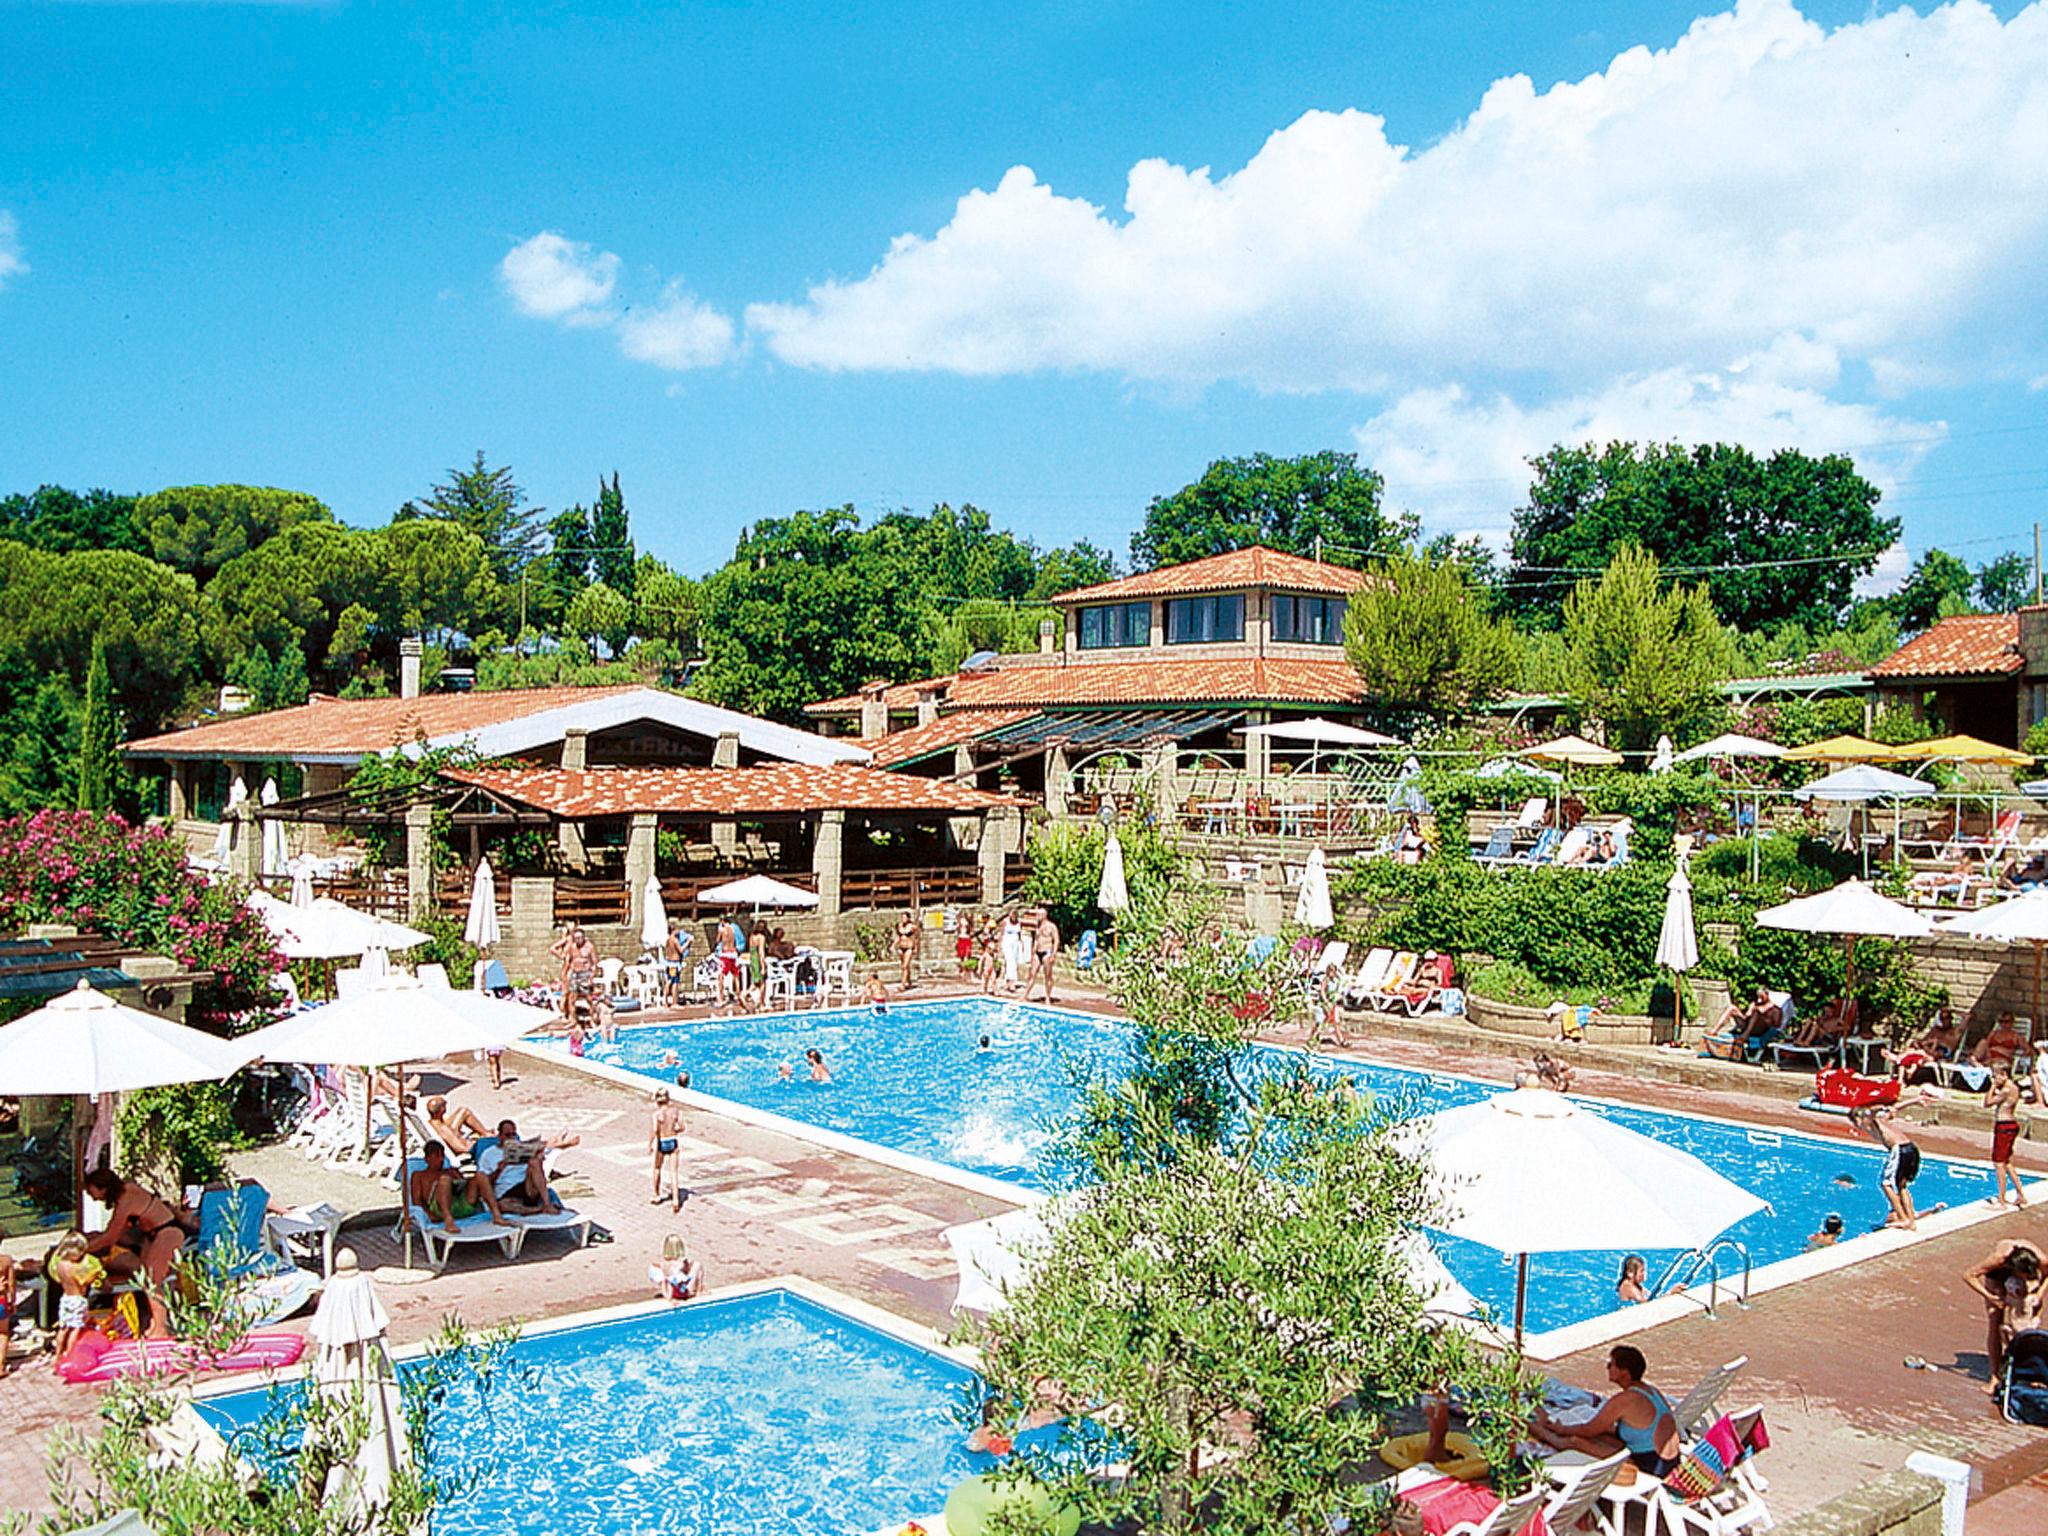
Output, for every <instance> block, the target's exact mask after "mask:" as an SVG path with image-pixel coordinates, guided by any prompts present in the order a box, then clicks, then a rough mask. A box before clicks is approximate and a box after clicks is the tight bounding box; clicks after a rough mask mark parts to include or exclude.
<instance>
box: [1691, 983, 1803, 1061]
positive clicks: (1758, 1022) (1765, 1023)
mask: <svg viewBox="0 0 2048 1536" xmlns="http://www.w3.org/2000/svg"><path fill="white" fill-rule="evenodd" d="M1784 1022H1785V1010H1784V1009H1782V1008H1780V1007H1779V1006H1778V1005H1777V1004H1776V1003H1775V1002H1773V1001H1772V1000H1771V991H1770V988H1768V987H1758V988H1757V989H1756V996H1755V997H1754V998H1752V999H1751V1000H1750V1003H1749V1006H1748V1007H1746V1008H1745V1007H1740V1006H1738V1005H1737V1004H1734V1003H1730V1004H1729V1005H1728V1006H1727V1007H1726V1008H1725V1009H1723V1010H1722V1013H1721V1019H1720V1022H1719V1023H1718V1024H1716V1025H1715V1026H1714V1033H1713V1035H1711V1036H1709V1037H1708V1038H1707V1039H1706V1040H1704V1041H1702V1042H1701V1044H1702V1045H1703V1046H1704V1047H1705V1049H1706V1052H1707V1054H1708V1055H1710V1056H1722V1057H1725V1058H1726V1059H1728V1060H1729V1061H1740V1060H1742V1058H1743V1057H1744V1055H1746V1054H1747V1053H1748V1050H1749V1043H1750V1041H1752V1040H1754V1039H1758V1038H1760V1037H1762V1036H1765V1035H1768V1034H1770V1033H1771V1032H1772V1031H1773V1030H1775V1029H1777V1028H1778V1027H1779V1026H1780V1025H1782V1024H1783V1023H1784ZM1717 1046H1718V1047H1720V1049H1718V1050H1717V1049H1715V1047H1717Z"/></svg>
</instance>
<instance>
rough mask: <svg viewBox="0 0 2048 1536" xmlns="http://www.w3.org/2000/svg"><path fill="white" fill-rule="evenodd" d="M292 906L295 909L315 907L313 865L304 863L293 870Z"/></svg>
mask: <svg viewBox="0 0 2048 1536" xmlns="http://www.w3.org/2000/svg"><path fill="white" fill-rule="evenodd" d="M291 904H292V905H293V906H295V907H310V906H311V905H313V870H312V866H311V865H309V864H306V863H304V862H301V863H299V864H298V865H297V866H296V867H295V868H294V869H293V870H292V894H291Z"/></svg>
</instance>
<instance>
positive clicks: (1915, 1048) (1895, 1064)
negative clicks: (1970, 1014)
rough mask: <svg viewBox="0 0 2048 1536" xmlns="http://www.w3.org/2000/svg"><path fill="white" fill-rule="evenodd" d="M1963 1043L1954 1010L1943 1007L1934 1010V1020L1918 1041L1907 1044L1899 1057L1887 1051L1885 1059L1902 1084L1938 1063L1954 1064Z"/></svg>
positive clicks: (1961, 1031) (1898, 1053)
mask: <svg viewBox="0 0 2048 1536" xmlns="http://www.w3.org/2000/svg"><path fill="white" fill-rule="evenodd" d="M1962 1043H1963V1030H1962V1026H1961V1025H1959V1024H1957V1023H1956V1015H1955V1010H1954V1009H1953V1008H1949V1007H1945V1006H1944V1007H1942V1008H1938V1009H1936V1010H1935V1013H1934V1018H1933V1020H1932V1021H1930V1022H1929V1024H1928V1026H1927V1028H1925V1029H1924V1030H1922V1031H1921V1032H1920V1037H1919V1038H1918V1039H1917V1040H1910V1041H1908V1042H1907V1043H1906V1044H1905V1045H1904V1046H1903V1047H1902V1048H1901V1049H1900V1050H1899V1051H1898V1052H1897V1053H1896V1054H1894V1053H1893V1052H1891V1051H1886V1052H1885V1053H1884V1059H1885V1060H1886V1061H1888V1062H1890V1063H1891V1065H1892V1072H1893V1075H1894V1076H1896V1077H1897V1078H1898V1080H1899V1081H1900V1082H1902V1083H1910V1082H1912V1081H1913V1079H1914V1078H1915V1077H1917V1076H1919V1075H1920V1074H1921V1073H1923V1072H1927V1070H1928V1068H1930V1067H1931V1066H1933V1064H1934V1063H1935V1062H1937V1061H1953V1060H1954V1059H1955V1054H1956V1051H1957V1050H1958V1049H1959V1048H1960V1047H1961V1046H1962ZM1929 1075H1932V1074H1929Z"/></svg>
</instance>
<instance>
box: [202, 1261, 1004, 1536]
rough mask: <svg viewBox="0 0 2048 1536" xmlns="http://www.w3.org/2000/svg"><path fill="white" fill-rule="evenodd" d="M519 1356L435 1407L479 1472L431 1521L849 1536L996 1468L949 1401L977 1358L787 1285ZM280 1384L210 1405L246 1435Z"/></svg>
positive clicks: (680, 1535) (527, 1349) (496, 1529)
mask: <svg viewBox="0 0 2048 1536" xmlns="http://www.w3.org/2000/svg"><path fill="white" fill-rule="evenodd" d="M511 1360H512V1362H513V1363H514V1364H515V1365H517V1366H518V1367H521V1368H523V1373H524V1374H525V1375H526V1376H527V1377H528V1381H527V1383H525V1384H519V1385H513V1386H510V1387H508V1388H507V1389H506V1392H505V1393H503V1394H498V1395H494V1396H493V1397H492V1399H491V1400H490V1404H489V1407H488V1411H486V1408H485V1406H484V1405H483V1404H481V1403H480V1402H479V1401H478V1400H477V1398H476V1396H475V1393H474V1389H473V1388H467V1389H465V1388H462V1387H458V1388H457V1389H456V1390H455V1391H454V1392H453V1393H452V1394H451V1396H450V1398H449V1400H448V1401H447V1402H446V1403H445V1404H443V1405H442V1406H441V1407H440V1408H439V1409H437V1410H436V1411H437V1413H438V1414H440V1415H441V1418H440V1421H439V1423H438V1429H439V1436H438V1444H439V1446H440V1454H441V1455H442V1456H443V1458H444V1459H445V1462H446V1464H445V1465H442V1466H439V1467H437V1468H436V1471H437V1472H439V1473H442V1474H452V1473H458V1472H460V1473H468V1472H476V1473H479V1474H480V1479H479V1481H478V1482H477V1483H476V1484H475V1485H474V1486H473V1487H471V1488H470V1489H469V1490H468V1491H467V1492H465V1493H464V1494H463V1495H462V1496H461V1497H460V1498H458V1499H457V1500H455V1501H454V1502H452V1503H450V1504H448V1505H444V1506H443V1507H442V1508H440V1509H439V1510H437V1511H436V1513H435V1516H434V1521H433V1530H434V1532H435V1536H506V1533H508V1532H516V1533H518V1536H694V1533H701V1536H724V1533H732V1536H754V1533H757V1532H758V1533H762V1536H767V1533H771V1532H772V1533H776V1536H849V1533H859V1532H864V1531H870V1530H875V1529H877V1528H879V1527H882V1526H884V1525H888V1524H891V1523H893V1522H896V1521H900V1520H904V1519H906V1518H908V1517H910V1516H911V1515H918V1514H929V1513H931V1512H933V1511H935V1510H937V1509H939V1508H940V1507H941V1506H942V1505H943V1504H944V1503H945V1500H946V1495H947V1493H948V1492H949V1491H950V1490H951V1489H952V1488H953V1486H954V1485H955V1484H956V1483H958V1482H959V1481H960V1480H961V1479H962V1478H964V1477H966V1476H968V1475H969V1474H971V1473H974V1472H977V1471H985V1470H987V1469H988V1467H989V1466H991V1465H992V1462H991V1460H990V1458H988V1457H986V1456H978V1455H974V1454H972V1453H970V1452H969V1451H967V1450H966V1449H965V1444H964V1442H965V1431H964V1430H963V1429H962V1428H961V1426H960V1424H959V1422H958V1421H957V1420H956V1419H955V1417H954V1412H955V1410H956V1409H957V1408H958V1406H959V1405H960V1404H961V1403H962V1402H963V1401H964V1400H965V1393H966V1388H967V1386H968V1384H969V1383H970V1382H971V1381H972V1380H973V1377H972V1373H970V1372H969V1371H967V1370H966V1369H964V1368H963V1367H961V1366H959V1365H956V1364H954V1363H953V1362H952V1361H950V1360H947V1359H945V1358H944V1357H942V1356H940V1355H937V1354H934V1353H932V1352H931V1351H928V1350H924V1349H919V1348H917V1347H916V1346H915V1345H912V1344H908V1343H906V1342H904V1341H903V1340H901V1339H898V1338H895V1337H892V1336H891V1335H889V1334H886V1333H882V1332H879V1331H877V1330H876V1329H873V1328H870V1327H867V1326H866V1325H864V1324H861V1323H857V1322H855V1321H853V1320H852V1319H850V1318H848V1317H845V1316H843V1315H841V1314H840V1313H838V1312H835V1311H832V1310H830V1309H828V1308H826V1307H824V1306H820V1305H818V1304H817V1303H814V1302H811V1301H808V1300H806V1299H804V1298H803V1297H800V1296H797V1295H794V1294H792V1293H791V1292H788V1291H768V1292H762V1293H759V1294H755V1295H750V1296H741V1297H734V1298H731V1299H728V1300H720V1301H706V1302H692V1303H690V1304H688V1305H686V1306H681V1307H676V1308H673V1309H670V1310H667V1311H663V1312H655V1313H645V1314H642V1315H639V1316H635V1317H629V1318H625V1319H622V1320H619V1321H614V1322H601V1323H590V1324H583V1325H578V1326H574V1327H568V1328H561V1329H556V1330H553V1331H549V1332H545V1333H537V1334H533V1335H530V1336H527V1337H524V1338H521V1339H520V1340H519V1341H518V1342H517V1343H516V1344H515V1345H513V1347H512V1355H511ZM404 1368H405V1367H403V1366H401V1369H404ZM275 1390H277V1391H280V1392H289V1391H295V1390H297V1388H296V1387H294V1386H283V1387H279V1388H277V1389H275ZM272 1401H273V1399H272V1392H271V1389H263V1390H258V1391H251V1392H237V1393H233V1394H231V1395H227V1396H221V1397H213V1398H208V1399H204V1400H203V1401H202V1403H201V1407H202V1409H203V1411H204V1412H205V1413H206V1414H207V1415H208V1416H209V1417H210V1418H211V1419H212V1420H213V1422H214V1423H215V1425H216V1427H218V1428H219V1429H220V1430H221V1431H222V1433H224V1434H228V1435H230V1436H232V1434H233V1432H234V1431H235V1430H236V1429H238V1428H240V1427H242V1426H245V1425H248V1424H251V1423H254V1422H255V1421H257V1420H258V1419H260V1418H261V1417H262V1415H263V1414H264V1413H265V1412H266V1411H268V1410H269V1408H270V1407H271V1404H272Z"/></svg>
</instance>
